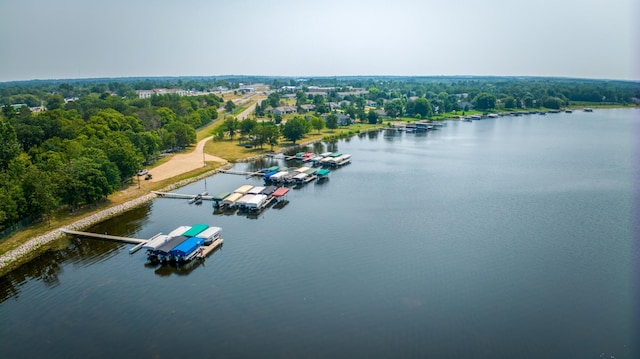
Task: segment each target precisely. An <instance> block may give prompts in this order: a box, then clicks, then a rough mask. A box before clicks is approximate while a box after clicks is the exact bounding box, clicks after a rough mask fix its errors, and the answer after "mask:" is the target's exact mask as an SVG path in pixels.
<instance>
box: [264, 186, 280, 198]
mask: <svg viewBox="0 0 640 359" xmlns="http://www.w3.org/2000/svg"><path fill="white" fill-rule="evenodd" d="M277 189H278V187H276V186H267V187H265V188H264V189H263V190H262V192H260V194H264V195H267V196H271V195H272V194H273V192H275V191H276V190H277Z"/></svg>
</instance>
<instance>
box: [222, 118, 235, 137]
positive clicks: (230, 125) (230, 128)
mask: <svg viewBox="0 0 640 359" xmlns="http://www.w3.org/2000/svg"><path fill="white" fill-rule="evenodd" d="M222 126H223V127H224V128H225V129H226V130H227V132H229V138H231V139H232V140H233V136H234V135H235V134H236V131H237V130H238V127H239V124H238V119H237V118H235V117H227V119H226V120H224V123H223V124H222Z"/></svg>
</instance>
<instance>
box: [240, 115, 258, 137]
mask: <svg viewBox="0 0 640 359" xmlns="http://www.w3.org/2000/svg"><path fill="white" fill-rule="evenodd" d="M256 127H258V121H256V120H254V119H251V118H245V119H244V120H242V121H240V133H241V134H242V135H244V136H247V135H249V134H250V133H251V131H253V129H254V128H256Z"/></svg>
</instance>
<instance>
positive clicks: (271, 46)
mask: <svg viewBox="0 0 640 359" xmlns="http://www.w3.org/2000/svg"><path fill="white" fill-rule="evenodd" d="M639 10H640V4H637V3H636V2H635V1H633V0H612V1H609V2H606V3H605V2H601V1H594V0H587V1H584V0H582V1H580V0H557V1H551V0H540V1H538V2H535V3H530V2H514V1H506V0H485V1H484V2H476V1H472V0H452V1H446V2H444V1H414V0H397V1H394V2H388V1H381V0H371V1H359V0H358V1H349V0H343V1H336V0H328V1H325V2H322V3H310V2H304V1H302V2H301V1H297V2H296V1H293V0H282V1H277V2H276V1H272V0H265V1H257V0H245V1H204V0H187V1H183V2H180V3H176V2H170V1H166V0H158V1H153V2H151V1H136V2H126V1H124V0H113V1H111V2H109V3H89V2H86V1H81V0H53V1H45V0H21V1H17V0H8V1H4V2H2V3H0V11H1V12H2V13H4V14H19V16H10V17H7V18H6V19H5V21H3V22H1V23H0V41H2V43H3V47H2V50H0V51H1V52H0V54H2V58H3V62H4V64H3V66H2V67H0V82H11V81H29V80H64V79H93V78H127V77H183V76H197V77H209V76H213V77H220V76H265V77H303V78H305V77H333V76H403V77H406V76H416V77H419V76H427V77H440V76H443V77H448V76H459V77H465V76H473V77H485V76H497V77H504V76H507V77H559V78H573V79H594V80H627V81H638V80H640V65H639V63H640V61H639V56H638V55H639V54H640V47H639V45H638V44H639V43H640V38H639V37H640V26H639V24H638V21H636V18H637V14H638V13H640V11H639Z"/></svg>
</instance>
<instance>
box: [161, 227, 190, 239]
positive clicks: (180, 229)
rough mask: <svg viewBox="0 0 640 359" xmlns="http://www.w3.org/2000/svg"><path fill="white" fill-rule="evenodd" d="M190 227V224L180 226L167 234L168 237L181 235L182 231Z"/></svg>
mask: <svg viewBox="0 0 640 359" xmlns="http://www.w3.org/2000/svg"><path fill="white" fill-rule="evenodd" d="M190 229H191V226H180V227H178V228H176V229H174V230H173V231H171V232H169V234H167V235H168V236H169V237H177V236H181V235H182V233H184V232H186V231H188V230H190Z"/></svg>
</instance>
